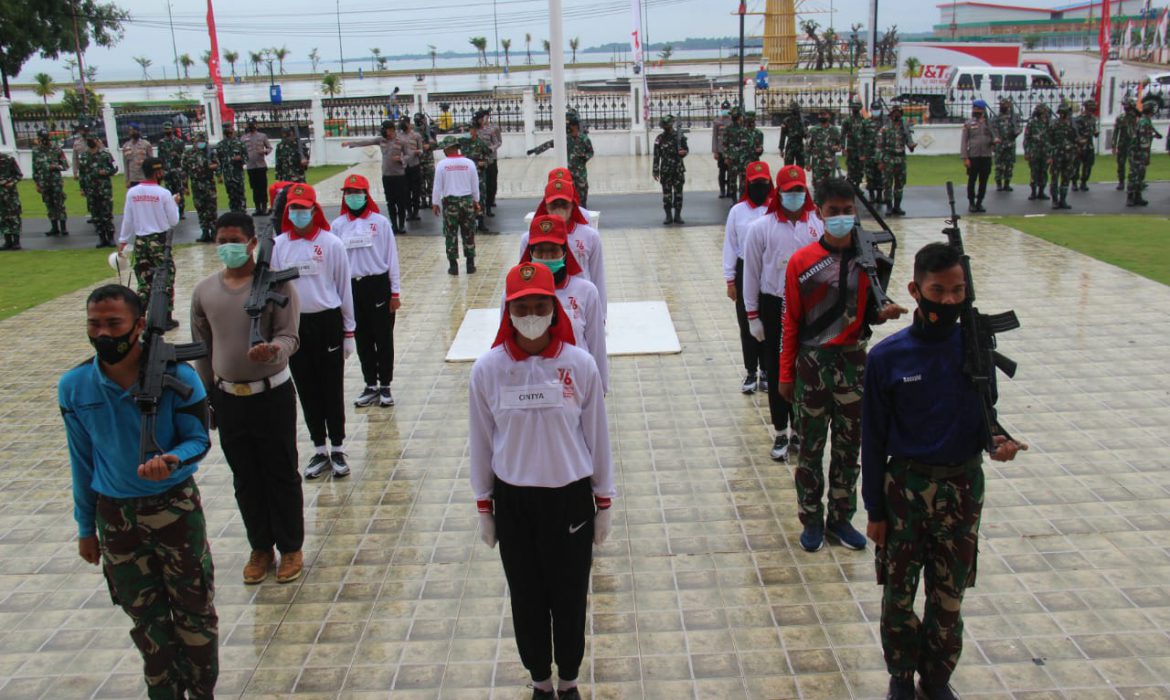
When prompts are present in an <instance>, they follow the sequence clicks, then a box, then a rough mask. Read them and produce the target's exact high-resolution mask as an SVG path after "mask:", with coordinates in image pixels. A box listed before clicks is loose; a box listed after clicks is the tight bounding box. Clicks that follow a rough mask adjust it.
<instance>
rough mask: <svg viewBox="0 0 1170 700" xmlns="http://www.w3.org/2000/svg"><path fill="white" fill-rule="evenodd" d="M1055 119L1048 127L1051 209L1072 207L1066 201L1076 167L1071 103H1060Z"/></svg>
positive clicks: (1075, 145) (1075, 132)
mask: <svg viewBox="0 0 1170 700" xmlns="http://www.w3.org/2000/svg"><path fill="white" fill-rule="evenodd" d="M1056 114H1057V119H1056V121H1054V122H1052V124H1050V125H1049V127H1048V137H1047V138H1048V163H1049V164H1050V165H1051V167H1052V176H1051V181H1050V184H1049V192H1050V193H1051V195H1052V208H1053V209H1072V207H1071V206H1069V203H1068V186H1069V183H1070V182H1071V181H1072V179H1073V177H1075V175H1076V169H1077V128H1076V126H1075V125H1073V121H1072V105H1070V104H1068V103H1064V104H1061V105H1060V107H1058V108H1057V110H1056Z"/></svg>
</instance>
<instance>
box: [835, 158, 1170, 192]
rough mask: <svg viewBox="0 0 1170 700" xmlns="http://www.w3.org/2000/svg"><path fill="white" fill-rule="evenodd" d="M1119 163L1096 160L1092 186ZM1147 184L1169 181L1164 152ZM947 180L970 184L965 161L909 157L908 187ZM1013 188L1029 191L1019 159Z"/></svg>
mask: <svg viewBox="0 0 1170 700" xmlns="http://www.w3.org/2000/svg"><path fill="white" fill-rule="evenodd" d="M841 167H842V168H844V167H845V159H844V158H842V159H841ZM1116 178H1117V159H1115V158H1114V157H1113V156H1112V155H1105V156H1097V161H1096V163H1094V165H1093V174H1092V176H1091V177H1090V180H1091V181H1093V182H1117V179H1116ZM1146 179H1147V180H1170V158H1168V157H1167V156H1166V154H1165V153H1164V152H1158V151H1155V152H1154V154H1153V158H1152V159H1151V162H1150V167H1149V169H1148V170H1147V171H1146ZM947 180H951V181H953V182H954V183H955V184H956V185H957V184H958V183H960V182H961V183H963V185H964V186H966V184H967V173H966V171H965V170H964V169H963V161H961V160H959V157H958V156H957V155H949V156H909V158H908V161H907V164H906V185H907V186H909V187H913V186H915V185H942V184H946V181H947ZM994 181H995V171H994V170H993V171H992V173H991V177H990V178H989V184H991V185H994ZM1012 182H1013V183H1014V184H1013V187H1016V188H1019V187H1020V186H1023V188H1024V190H1025V191H1026V190H1027V189H1028V161H1026V160H1024V157H1023V156H1018V157H1017V158H1016V169H1015V173H1014V174H1013V175H1012Z"/></svg>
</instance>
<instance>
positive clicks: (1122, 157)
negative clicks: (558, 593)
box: [1113, 143, 1129, 182]
mask: <svg viewBox="0 0 1170 700" xmlns="http://www.w3.org/2000/svg"><path fill="white" fill-rule="evenodd" d="M1113 155H1114V156H1115V157H1116V158H1117V181H1118V182H1125V164H1126V162H1127V161H1128V160H1129V144H1128V143H1119V144H1117V148H1114V149H1113Z"/></svg>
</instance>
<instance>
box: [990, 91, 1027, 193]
mask: <svg viewBox="0 0 1170 700" xmlns="http://www.w3.org/2000/svg"><path fill="white" fill-rule="evenodd" d="M991 126H992V128H994V129H995V132H996V133H997V134H999V143H998V144H996V145H995V191H996V192H1011V191H1012V173H1013V171H1014V170H1015V167H1016V138H1017V137H1018V136H1019V135H1020V121H1019V120H1018V119H1016V112H1015V110H1014V109H1013V108H1012V101H1011V99H1009V98H1006V97H1005V98H1003V99H1002V100H1000V101H999V114H997V115H995V119H993V120H992V121H991Z"/></svg>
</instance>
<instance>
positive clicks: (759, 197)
mask: <svg viewBox="0 0 1170 700" xmlns="http://www.w3.org/2000/svg"><path fill="white" fill-rule="evenodd" d="M771 191H772V183H770V182H768V181H767V180H756V181H755V182H749V183H748V185H747V196H748V199H750V200H751V202H752V204H754V205H756V206H757V207H758V206H760V205H761V204H763V203H764V200H765V199H767V198H768V193H769V192H771Z"/></svg>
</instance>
